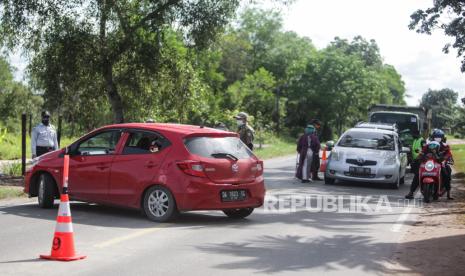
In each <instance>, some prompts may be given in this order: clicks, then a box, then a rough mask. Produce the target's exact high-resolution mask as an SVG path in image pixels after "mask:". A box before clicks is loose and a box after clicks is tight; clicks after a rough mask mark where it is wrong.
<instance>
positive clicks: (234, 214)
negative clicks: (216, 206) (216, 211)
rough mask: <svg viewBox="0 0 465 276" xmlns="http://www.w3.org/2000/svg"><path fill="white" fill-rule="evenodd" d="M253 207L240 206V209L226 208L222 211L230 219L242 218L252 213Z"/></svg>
mask: <svg viewBox="0 0 465 276" xmlns="http://www.w3.org/2000/svg"><path fill="white" fill-rule="evenodd" d="M253 210H254V208H241V209H227V210H223V213H224V214H225V215H227V216H228V217H229V218H232V219H243V218H245V217H248V216H250V214H252V212H253Z"/></svg>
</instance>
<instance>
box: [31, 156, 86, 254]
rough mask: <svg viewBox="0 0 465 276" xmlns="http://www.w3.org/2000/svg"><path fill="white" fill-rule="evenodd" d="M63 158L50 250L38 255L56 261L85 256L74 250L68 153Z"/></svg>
mask: <svg viewBox="0 0 465 276" xmlns="http://www.w3.org/2000/svg"><path fill="white" fill-rule="evenodd" d="M64 159H65V160H64V166H63V193H62V194H61V196H60V207H59V208H58V216H57V224H56V226H55V235H54V237H53V242H52V251H51V254H50V255H40V257H41V258H42V259H48V260H56V261H75V260H80V259H84V258H85V257H86V256H82V255H76V252H75V250H74V233H73V224H72V222H71V209H70V206H69V196H68V172H69V155H65V157H64Z"/></svg>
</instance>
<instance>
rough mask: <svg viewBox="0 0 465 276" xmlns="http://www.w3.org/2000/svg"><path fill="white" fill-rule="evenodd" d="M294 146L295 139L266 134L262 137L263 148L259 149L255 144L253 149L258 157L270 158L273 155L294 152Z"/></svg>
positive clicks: (277, 155)
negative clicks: (266, 135)
mask: <svg viewBox="0 0 465 276" xmlns="http://www.w3.org/2000/svg"><path fill="white" fill-rule="evenodd" d="M296 146H297V145H296V141H295V139H292V138H283V137H276V136H268V137H266V138H265V139H264V145H263V148H261V149H259V148H258V146H257V147H256V148H255V149H254V153H255V154H256V155H257V156H258V157H259V158H260V159H270V158H273V157H279V156H285V155H290V154H295V153H296Z"/></svg>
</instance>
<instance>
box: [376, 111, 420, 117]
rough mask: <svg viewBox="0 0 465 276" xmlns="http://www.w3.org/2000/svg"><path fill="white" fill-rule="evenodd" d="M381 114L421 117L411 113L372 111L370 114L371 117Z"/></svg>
mask: <svg viewBox="0 0 465 276" xmlns="http://www.w3.org/2000/svg"><path fill="white" fill-rule="evenodd" d="M379 113H384V114H398V115H410V116H416V117H419V116H418V114H415V113H411V112H404V111H389V110H380V111H372V112H370V115H373V114H379Z"/></svg>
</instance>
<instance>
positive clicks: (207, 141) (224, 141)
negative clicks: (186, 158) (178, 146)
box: [184, 137, 254, 159]
mask: <svg viewBox="0 0 465 276" xmlns="http://www.w3.org/2000/svg"><path fill="white" fill-rule="evenodd" d="M184 144H185V145H186V147H187V149H188V150H189V152H190V153H192V154H195V155H199V156H202V157H208V158H218V156H226V157H227V156H230V157H231V158H234V157H235V158H237V159H247V158H250V157H252V156H254V155H253V153H252V152H251V151H250V149H249V148H248V147H247V146H246V145H245V144H244V143H242V141H241V140H240V139H239V138H237V137H192V138H188V139H186V140H185V141H184Z"/></svg>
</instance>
